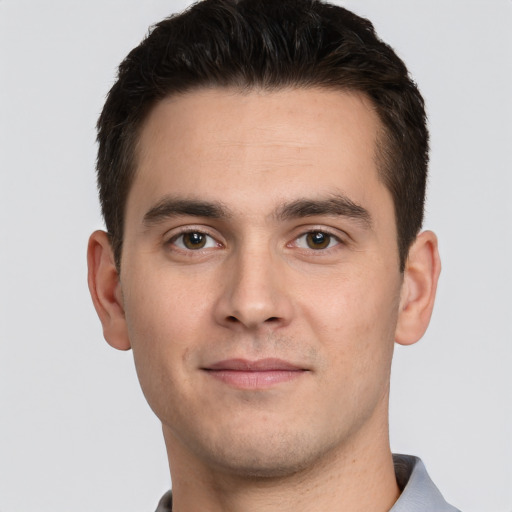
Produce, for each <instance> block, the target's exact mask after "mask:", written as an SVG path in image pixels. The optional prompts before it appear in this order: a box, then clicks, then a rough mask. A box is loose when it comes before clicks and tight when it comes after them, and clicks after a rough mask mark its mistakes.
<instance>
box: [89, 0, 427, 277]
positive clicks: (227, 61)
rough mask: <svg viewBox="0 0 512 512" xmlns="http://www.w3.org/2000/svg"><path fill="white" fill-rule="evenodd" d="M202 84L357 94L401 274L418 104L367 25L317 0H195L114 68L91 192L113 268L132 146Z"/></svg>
mask: <svg viewBox="0 0 512 512" xmlns="http://www.w3.org/2000/svg"><path fill="white" fill-rule="evenodd" d="M201 87H239V88H242V89H250V88H253V87H258V88H264V89H267V90H276V89H282V88H286V87H301V88H303V87H317V88H318V87H324V88H329V89H339V90H352V91H359V92H362V93H364V94H365V95H366V96H368V97H369V98H370V99H371V100H372V101H373V103H374V105H375V107H376V111H377V113H378V115H379V118H380V120H381V122H382V125H383V127H384V130H383V133H382V134H381V137H380V138H379V141H378V142H377V155H376V157H377V163H378V167H379V172H380V175H381V179H382V181H383V183H384V184H385V185H386V187H387V188H388V190H389V191H390V193H391V195H392V197H393V202H394V208H395V218H396V225H397V232H398V249H399V255H400V268H401V270H403V269H404V266H405V261H406V259H407V254H408V250H409V247H410V245H411V243H412V242H413V240H414V239H415V237H416V235H417V233H418V231H419V229H420V228H421V225H422V221H423V209H424V201H425V186H426V178H427V167H428V130H427V127H426V115H425V108H424V102H423V98H422V96H421V94H420V93H419V91H418V89H417V87H416V85H415V83H414V82H413V81H412V79H411V78H410V76H409V74H408V71H407V68H406V67H405V65H404V63H403V62H402V60H401V59H400V58H399V57H398V56H397V55H396V54H395V52H394V51H393V49H392V48H391V47H390V46H388V45H387V44H385V43H384V42H383V41H381V40H380V39H379V38H378V37H377V35H376V33H375V31H374V28H373V25H372V24H371V23H370V22H369V21H368V20H366V19H364V18H361V17H359V16H357V15H355V14H354V13H352V12H350V11H348V10H346V9H344V8H342V7H337V6H334V5H331V4H328V3H324V2H321V1H318V0H279V1H275V0H238V1H237V0H203V1H200V2H198V3H196V4H194V5H193V6H191V7H190V8H189V9H187V10H186V11H184V12H183V13H181V14H178V15H173V16H171V17H169V18H167V19H165V20H163V21H161V22H160V23H158V24H157V25H155V26H154V27H153V29H152V30H151V31H150V33H149V34H148V36H147V37H146V38H145V39H144V40H143V41H142V43H141V44H140V45H139V46H137V47H136V48H134V49H133V50H132V51H131V52H130V53H129V55H128V56H127V57H126V58H125V59H124V61H123V62H122V63H121V65H120V66H119V72H118V78H117V81H116V83H115V84H114V86H113V87H112V89H111V90H110V92H109V93H108V97H107V100H106V102H105V106H104V108H103V111H102V113H101V116H100V118H99V120H98V143H99V150H98V160H97V172H98V186H99V193H100V201H101V207H102V212H103V216H104V218H105V223H106V226H107V231H108V233H109V235H110V239H111V242H112V246H113V250H114V255H115V259H116V264H117V266H118V268H119V266H120V263H121V252H122V242H123V229H124V213H125V212H124V210H125V205H126V199H127V196H128V192H129V190H130V186H131V183H132V182H133V176H134V172H135V169H136V151H135V148H136V144H137V140H138V136H139V132H140V129H141V126H142V124H143V122H144V120H145V119H146V118H147V115H148V113H149V111H150V110H151V108H152V107H153V106H154V105H155V104H156V103H157V102H158V101H160V100H162V99H163V98H165V97H167V96H169V95H172V94H177V93H181V92H186V91H189V90H192V89H195V88H201Z"/></svg>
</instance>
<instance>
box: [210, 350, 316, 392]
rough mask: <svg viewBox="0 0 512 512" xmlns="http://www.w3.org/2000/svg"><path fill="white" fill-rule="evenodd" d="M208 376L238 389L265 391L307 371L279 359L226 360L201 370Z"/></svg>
mask: <svg viewBox="0 0 512 512" xmlns="http://www.w3.org/2000/svg"><path fill="white" fill-rule="evenodd" d="M202 370H204V371H205V372H206V373H207V374H208V375H209V376H211V377H213V378H214V379H216V380H219V381H221V382H223V383H225V384H228V385H230V386H232V387H235V388H238V389H267V388H270V387H273V386H276V385H278V384H281V383H285V382H289V381H292V380H295V379H297V378H299V377H301V376H302V375H304V374H306V373H307V372H308V371H309V370H308V369H306V368H301V367H299V366H296V365H294V364H292V363H290V362H288V361H283V360H281V359H273V358H268V359H259V360H256V361H249V360H246V359H226V360H224V361H219V362H217V363H214V364H211V365H209V366H207V367H205V368H202Z"/></svg>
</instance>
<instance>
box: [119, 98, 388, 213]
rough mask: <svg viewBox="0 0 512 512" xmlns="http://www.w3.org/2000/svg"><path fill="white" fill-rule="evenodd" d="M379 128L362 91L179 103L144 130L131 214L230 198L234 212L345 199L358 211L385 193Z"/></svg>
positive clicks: (164, 104)
mask: <svg viewBox="0 0 512 512" xmlns="http://www.w3.org/2000/svg"><path fill="white" fill-rule="evenodd" d="M380 128H381V125H380V121H379V118H378V116H377V114H376V112H375V109H374V107H373V104H372V103H371V101H370V100H369V99H368V98H366V97H365V96H364V95H362V94H359V93H355V92H344V91H338V90H327V89H282V90H278V91H264V90H250V91H240V90H237V89H224V88H214V89H201V90H196V91H191V92H187V93H185V94H182V95H177V96H172V97H170V98H167V99H165V100H163V101H161V102H160V103H158V104H157V105H156V107H155V108H154V109H153V110H152V111H151V113H150V114H149V116H148V118H147V120H146V122H145V124H144V125H143V128H142V131H141V135H140V139H139V144H138V149H137V157H138V158H137V170H136V175H135V179H134V183H133V185H132V189H131V191H130V194H129V196H128V204H127V213H128V214H129V212H130V211H131V210H133V209H136V210H141V211H140V212H139V215H140V214H141V213H142V210H143V208H144V207H147V206H148V204H144V203H148V202H150V201H153V202H155V201H156V200H158V198H159V196H162V194H164V193H165V194H173V195H176V194H177V195H183V196H187V197H188V198H200V199H206V200H208V199H212V200H218V199H219V195H222V198H223V200H224V202H229V201H231V203H232V206H233V207H234V209H235V210H236V208H237V206H240V207H242V208H244V209H245V208H247V207H248V206H254V208H255V209H263V208H264V207H265V205H266V204H267V203H268V207H269V208H270V207H271V204H270V203H272V201H274V202H275V201H276V200H282V201H286V200H293V199H295V198H296V196H305V195H309V196H311V195H315V194H318V195H326V194H329V193H338V192H339V193H343V194H345V195H347V194H348V195H349V196H350V195H352V196H357V197H354V199H355V200H356V201H357V202H358V203H360V202H361V201H364V198H365V196H368V195H371V194H372V193H373V192H375V191H378V190H377V189H378V188H379V187H382V185H381V183H380V181H379V180H378V172H377V165H376V161H375V149H376V140H377V137H378V133H379V131H380ZM334 189H337V190H334ZM381 192H382V191H381ZM128 216H129V215H128ZM128 220H129V219H128V218H127V221H128Z"/></svg>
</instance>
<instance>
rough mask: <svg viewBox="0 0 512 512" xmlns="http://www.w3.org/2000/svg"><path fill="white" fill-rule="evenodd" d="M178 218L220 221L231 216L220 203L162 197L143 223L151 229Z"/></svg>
mask: <svg viewBox="0 0 512 512" xmlns="http://www.w3.org/2000/svg"><path fill="white" fill-rule="evenodd" d="M179 216H192V217H206V218H210V219H221V218H227V217H230V216H231V215H230V213H229V211H228V209H227V208H226V207H225V206H224V205H222V203H218V202H210V201H200V200H196V199H176V198H173V197H164V198H163V199H162V200H160V201H159V202H158V203H157V204H156V205H155V206H153V207H152V208H150V209H149V210H148V211H147V212H146V214H145V215H144V219H143V223H144V225H145V226H146V227H151V226H154V225H155V224H158V223H159V222H162V221H164V220H166V219H169V218H172V217H179Z"/></svg>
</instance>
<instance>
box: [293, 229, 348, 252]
mask: <svg viewBox="0 0 512 512" xmlns="http://www.w3.org/2000/svg"><path fill="white" fill-rule="evenodd" d="M341 243H342V241H341V240H340V239H339V238H338V237H337V236H335V235H331V234H330V233H326V232H325V231H308V232H307V233H304V234H303V235H301V236H299V237H298V238H296V239H295V242H294V245H295V246H296V247H299V248H300V249H313V250H314V251H321V250H322V249H330V248H331V247H335V246H336V245H340V244H341Z"/></svg>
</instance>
